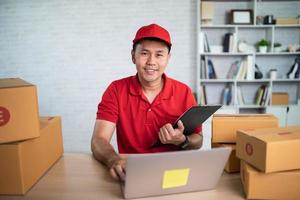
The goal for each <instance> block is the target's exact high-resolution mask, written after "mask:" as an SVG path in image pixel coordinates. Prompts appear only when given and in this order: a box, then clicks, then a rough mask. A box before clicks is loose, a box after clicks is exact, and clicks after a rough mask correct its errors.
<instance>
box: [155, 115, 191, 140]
mask: <svg viewBox="0 0 300 200" xmlns="http://www.w3.org/2000/svg"><path fill="white" fill-rule="evenodd" d="M177 126H178V128H176V129H174V128H173V126H172V125H171V124H170V123H168V124H166V125H164V126H163V127H161V128H160V130H159V133H158V136H159V139H160V141H161V143H162V144H174V145H177V146H179V145H180V144H182V143H183V142H184V141H185V137H186V136H184V135H183V131H184V126H183V123H182V121H180V120H179V121H178V123H177Z"/></svg>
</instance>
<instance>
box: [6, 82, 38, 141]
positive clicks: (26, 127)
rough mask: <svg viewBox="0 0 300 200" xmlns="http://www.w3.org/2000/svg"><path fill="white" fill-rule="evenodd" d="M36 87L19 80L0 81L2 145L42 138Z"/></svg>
mask: <svg viewBox="0 0 300 200" xmlns="http://www.w3.org/2000/svg"><path fill="white" fill-rule="evenodd" d="M39 129H40V127H39V111H38V100H37V91H36V87H35V86H34V85H32V84H30V83H28V82H26V81H24V80H22V79H19V78H7V79H0V144H1V143H7V142H14V141H19V140H24V139H29V138H36V137H38V136H40V130H39Z"/></svg>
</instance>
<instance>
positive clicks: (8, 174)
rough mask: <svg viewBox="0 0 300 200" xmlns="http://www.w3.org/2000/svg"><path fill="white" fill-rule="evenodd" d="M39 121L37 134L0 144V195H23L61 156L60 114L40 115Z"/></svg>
mask: <svg viewBox="0 0 300 200" xmlns="http://www.w3.org/2000/svg"><path fill="white" fill-rule="evenodd" d="M40 123H41V129H40V131H41V136H40V137H38V138H35V139H30V140H25V141H22V142H14V143H9V144H2V145H0V194H25V193H26V192H27V191H28V190H29V189H30V188H31V187H32V186H33V185H34V183H36V182H37V181H38V180H39V178H40V177H41V176H42V175H43V174H44V173H45V172H46V171H47V170H48V169H49V168H50V167H51V166H52V165H53V164H54V163H55V161H57V159H58V158H59V157H61V155H62V153H63V143H62V134H61V119H60V117H46V118H45V117H44V118H41V120H40Z"/></svg>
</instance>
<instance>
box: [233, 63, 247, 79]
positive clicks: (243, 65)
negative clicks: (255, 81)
mask: <svg viewBox="0 0 300 200" xmlns="http://www.w3.org/2000/svg"><path fill="white" fill-rule="evenodd" d="M247 68H248V63H247V60H242V61H241V62H240V67H239V71H238V73H237V75H236V79H237V80H245V79H246V75H247Z"/></svg>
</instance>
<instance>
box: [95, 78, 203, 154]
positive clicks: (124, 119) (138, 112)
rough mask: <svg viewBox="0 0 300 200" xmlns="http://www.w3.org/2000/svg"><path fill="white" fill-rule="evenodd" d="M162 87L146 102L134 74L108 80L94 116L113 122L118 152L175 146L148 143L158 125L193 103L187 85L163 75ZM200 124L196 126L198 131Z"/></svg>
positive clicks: (173, 146) (155, 136)
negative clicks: (156, 94) (153, 145)
mask: <svg viewBox="0 0 300 200" xmlns="http://www.w3.org/2000/svg"><path fill="white" fill-rule="evenodd" d="M163 78H164V80H165V84H164V87H163V90H162V91H161V92H160V93H159V95H158V96H157V97H156V98H155V100H154V101H153V102H152V104H150V103H149V102H148V100H147V98H146V97H145V95H144V94H143V92H142V88H141V85H140V83H139V81H138V77H137V75H136V76H130V77H127V78H124V79H121V80H117V81H114V82H112V83H111V84H110V85H109V87H108V88H107V89H106V91H105V92H104V94H103V96H102V101H101V102H100V103H99V105H98V112H97V119H102V120H107V121H111V122H113V123H116V127H117V142H118V149H119V153H150V152H165V151H172V150H178V149H179V148H178V147H177V146H175V145H167V146H163V147H162V146H160V147H156V148H151V147H150V146H151V145H152V144H153V143H154V141H156V140H157V139H158V132H159V129H160V128H161V127H162V126H163V125H165V124H167V123H172V124H173V122H175V121H176V119H177V118H178V117H179V116H180V115H181V114H182V113H183V112H184V111H185V110H187V109H188V108H190V107H191V106H193V105H196V104H197V103H196V101H195V98H194V96H193V94H192V92H191V89H190V88H189V87H188V86H186V85H185V84H183V83H180V82H178V81H176V80H173V79H171V78H168V77H167V76H166V75H165V74H164V75H163ZM201 130H202V127H199V128H197V130H195V131H196V132H200V131H201Z"/></svg>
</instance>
